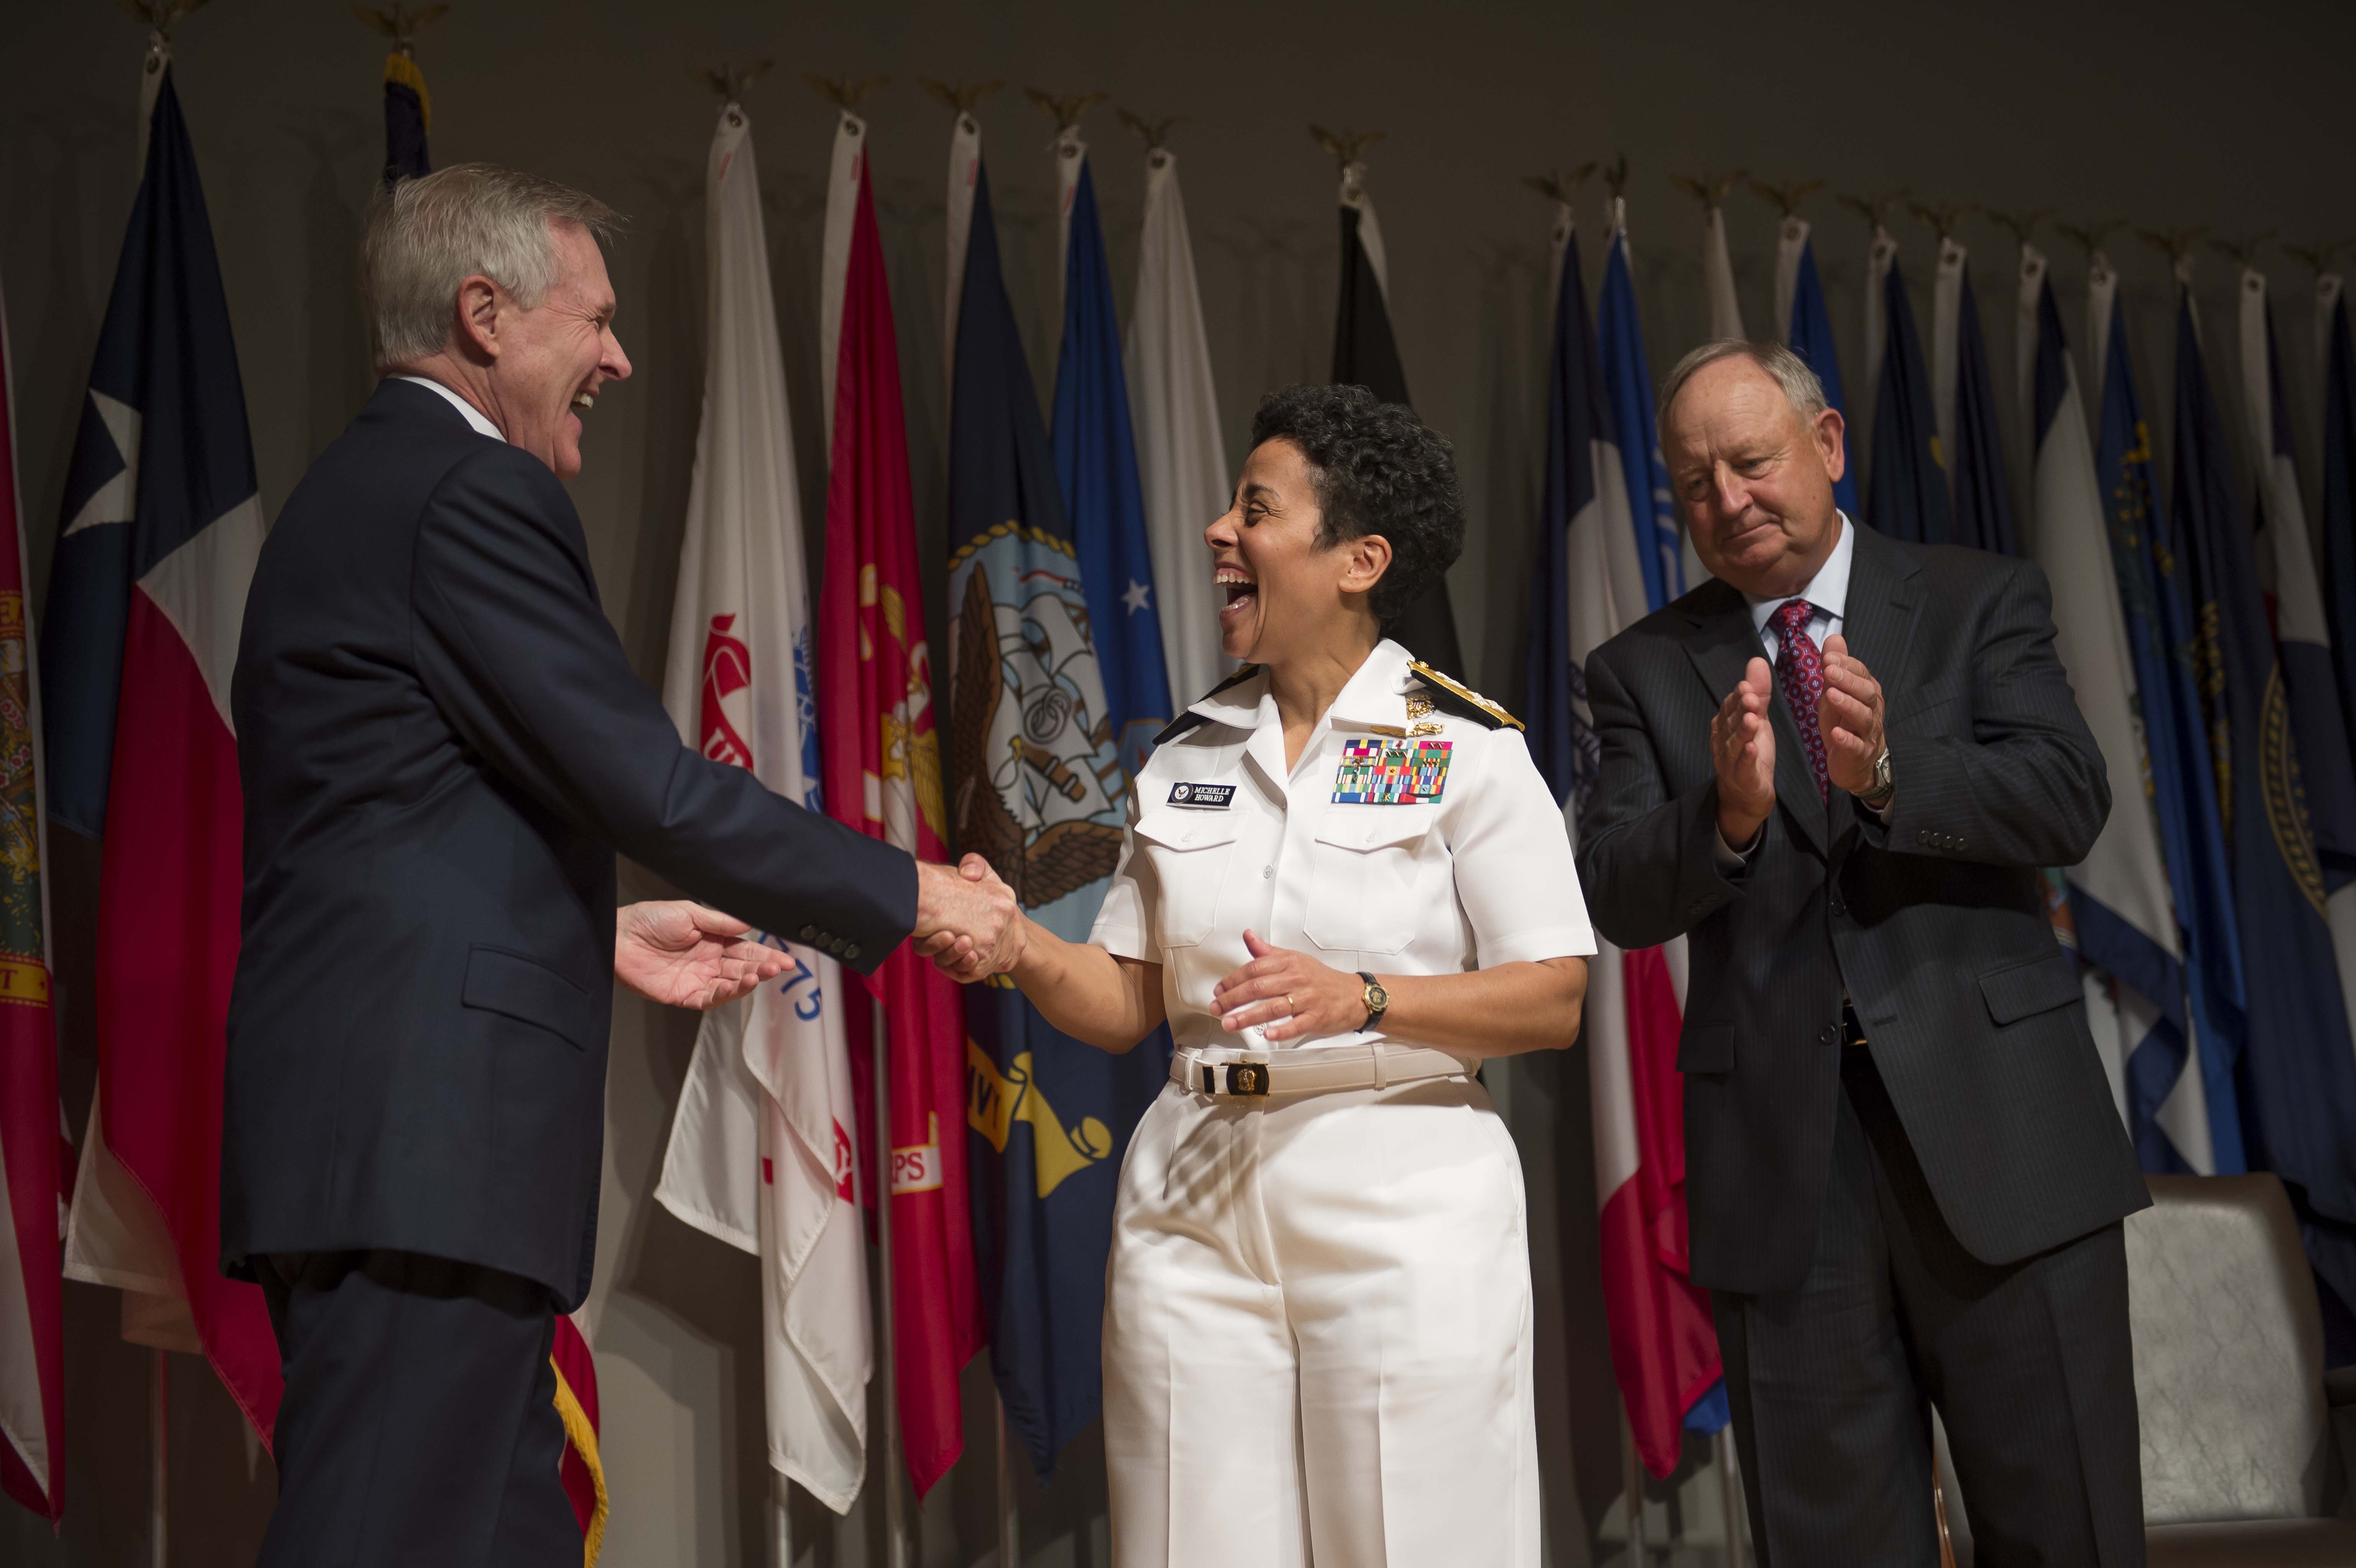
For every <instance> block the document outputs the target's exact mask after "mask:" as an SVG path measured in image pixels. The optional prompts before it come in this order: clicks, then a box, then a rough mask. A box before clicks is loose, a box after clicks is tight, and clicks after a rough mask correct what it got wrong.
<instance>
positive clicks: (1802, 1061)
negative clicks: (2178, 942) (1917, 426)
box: [1580, 525, 2147, 1292]
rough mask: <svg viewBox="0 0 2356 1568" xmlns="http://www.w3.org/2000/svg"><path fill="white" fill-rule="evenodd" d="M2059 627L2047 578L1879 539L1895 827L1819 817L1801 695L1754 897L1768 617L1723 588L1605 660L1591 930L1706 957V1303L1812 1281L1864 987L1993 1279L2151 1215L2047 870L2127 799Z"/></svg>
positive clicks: (1845, 805) (1909, 1129)
mask: <svg viewBox="0 0 2356 1568" xmlns="http://www.w3.org/2000/svg"><path fill="white" fill-rule="evenodd" d="M1845 526H1849V525H1845ZM2051 604H2052V600H2051V596H2050V594H2049V593H2048V591H2047V588H2046V584H2045V577H2044V574H2042V573H2041V572H2040V571H2039V570H2038V569H2037V567H2036V566H2034V565H2032V564H2029V563H2028V562H2024V561H2014V560H2009V559H2007V558H2006V557H2003V556H1998V555H1989V554H1984V553H1980V552H1978V551H1974V550H1960V549H1950V548H1945V547H1938V546H1920V545H1910V544H1901V543H1898V542H1894V541H1891V540H1889V539H1885V538H1884V537H1882V536H1881V535H1880V534H1878V533H1875V532H1871V531H1869V530H1864V529H1860V530H1858V539H1857V549H1856V554H1855V557H1854V560H1853V564H1852V566H1851V573H1850V580H1849V588H1848V599H1847V606H1846V612H1847V613H1846V618H1845V619H1844V622H1843V628H1844V633H1845V635H1846V636H1847V639H1848V646H1849V650H1850V652H1851V653H1853V654H1854V655H1856V657H1858V659H1860V660H1864V662H1865V665H1866V667H1867V668H1868V669H1869V670H1870V671H1872V672H1873V674H1874V676H1875V678H1876V679H1877V680H1879V682H1881V687H1882V693H1883V699H1884V703H1885V710H1884V711H1885V715H1886V716H1885V725H1886V729H1887V734H1888V738H1889V745H1890V764H1891V768H1892V770H1893V774H1894V777H1895V779H1896V781H1897V785H1898V794H1897V799H1896V801H1895V806H1894V811H1893V814H1892V817H1891V820H1890V822H1889V823H1888V824H1887V825H1884V824H1883V823H1882V822H1879V820H1877V819H1876V818H1875V817H1874V816H1873V815H1872V814H1871V813H1870V812H1867V811H1862V810H1860V809H1858V808H1856V807H1854V806H1853V805H1852V804H1851V801H1850V800H1849V797H1848V795H1847V792H1845V791H1844V790H1842V789H1839V788H1838V787H1837V786H1835V787H1834V789H1833V790H1832V799H1831V801H1830V804H1829V807H1827V805H1826V803H1825V802H1824V801H1823V800H1821V799H1820V798H1819V796H1818V795H1817V792H1816V784H1815V776H1814V775H1813V774H1812V773H1810V771H1809V770H1808V765H1807V761H1806V758H1805V757H1804V755H1803V753H1802V752H1801V749H1800V739H1799V732H1798V731H1797V729H1796V728H1795V727H1794V725H1793V723H1792V718H1791V714H1790V712H1789V710H1788V709H1787V708H1786V706H1785V705H1784V703H1783V700H1782V696H1781V693H1780V691H1779V692H1778V693H1777V696H1776V700H1775V701H1774V703H1772V710H1773V715H1774V725H1775V793H1776V800H1777V807H1776V810H1775V811H1774V812H1773V813H1772V815H1771V816H1770V817H1769V819H1768V822H1767V825H1766V828H1765V830H1764V832H1765V838H1764V840H1763V842H1762V843H1761V844H1760V846H1759V847H1758V849H1757V850H1755V851H1754V852H1753V853H1752V854H1751V859H1750V862H1749V864H1748V865H1746V866H1745V867H1744V868H1743V869H1742V870H1741V871H1740V872H1739V873H1737V874H1735V875H1727V874H1726V873H1725V872H1723V871H1721V870H1720V869H1719V862H1718V860H1717V857H1716V854H1715V853H1714V852H1715V848H1716V833H1717V822H1718V785H1717V775H1716V772H1715V770H1714V769H1713V768H1712V767H1711V765H1710V754H1709V721H1710V717H1711V715H1712V714H1714V713H1715V712H1716V711H1717V709H1718V705H1719V703H1721V702H1723V701H1725V699H1726V695H1727V693H1729V692H1730V691H1732V690H1733V688H1734V686H1735V684H1736V682H1739V681H1740V679H1741V678H1742V672H1743V670H1744V668H1745V666H1746V665H1747V664H1748V663H1749V661H1750V660H1751V659H1752V658H1753V657H1756V656H1758V655H1760V654H1761V653H1762V645H1761V642H1760V639H1759V635H1758V633H1757V632H1756V631H1755V630H1754V629H1753V628H1752V626H1751V615H1750V611H1749V609H1748V607H1746V606H1745V604H1744V602H1743V598H1742V596H1741V595H1740V593H1738V592H1737V591H1736V590H1735V589H1734V588H1732V587H1730V586H1729V585H1726V584H1724V583H1721V582H1715V581H1713V582H1710V583H1708V584H1706V585H1703V586H1702V587H1699V588H1697V589H1696V590H1695V591H1694V592H1692V593H1690V594H1687V596H1685V597H1684V598H1682V599H1679V600H1678V601H1677V602H1676V603H1675V604H1673V605H1671V606H1669V607H1667V608H1665V609H1663V610H1660V611H1658V612H1656V613H1655V614H1653V615H1650V616H1647V617H1645V618H1644V619H1643V620H1641V621H1639V622H1637V623H1636V624H1635V625H1634V626H1633V627H1631V628H1628V629H1627V630H1626V631H1624V632H1622V634H1621V635H1620V636H1618V637H1616V638H1613V639H1612V640H1611V641H1610V642H1607V643H1605V644H1604V645H1603V646H1602V647H1601V648H1600V649H1598V650H1596V651H1595V653H1594V655H1593V656H1592V657H1591V658H1590V660H1588V664H1587V688H1588V698H1589V701H1590V704H1591V705H1592V708H1593V712H1594V715H1595V727H1596V730H1597V732H1598V734H1599V736H1601V741H1602V747H1603V758H1602V775H1601V780H1600V782H1599V784H1598V787H1597V790H1596V794H1595V800H1594V804H1593V808H1592V815H1591V818H1590V823H1589V827H1588V831H1587V832H1586V834H1585V842H1584V843H1582V844H1581V845H1580V875H1581V876H1582V877H1583V878H1584V880H1585V883H1586V887H1587V897H1588V902H1589V907H1590V909H1591V910H1592V911H1593V914H1594V918H1595V924H1596V926H1597V928H1598V929H1600V930H1601V932H1602V933H1603V934H1604V935H1605V936H1606V937H1609V938H1610V939H1611V940H1613V941H1615V942H1617V943H1619V944H1621V945H1622V946H1623V947H1629V948H1640V947H1649V946H1651V945H1653V944H1655V943H1656V942H1664V941H1666V940H1669V939H1670V938H1672V937H1676V936H1679V935H1685V936H1687V937H1688V938H1689V939H1690V943H1689V951H1690V959H1691V968H1690V971H1689V977H1690V978H1689V985H1688V990H1687V1003H1686V1019H1685V1032H1684V1035H1683V1036H1682V1037H1681V1038H1680V1040H1679V1043H1678V1047H1677V1067H1678V1069H1679V1070H1680V1071H1681V1072H1682V1073H1683V1074H1684V1075H1685V1121H1686V1202H1687V1212H1688V1216H1689V1220H1690V1226H1691V1240H1692V1250H1693V1251H1692V1256H1693V1278H1694V1280H1695V1282H1696V1283H1700V1284H1704V1285H1708V1286H1711V1287H1714V1288H1717V1289H1720V1290H1731V1291H1744V1292H1754V1291H1774V1290H1785V1289H1791V1288H1795V1287H1797V1286H1798V1285H1799V1284H1800V1283H1801V1282H1802V1281H1803V1279H1804V1277H1805V1275H1806V1273H1807V1269H1808V1263H1809V1260H1810V1257H1811V1255H1812V1253H1813V1251H1814V1247H1815V1234H1816V1219H1817V1213H1818V1210H1819V1208H1820V1207H1821V1205H1822V1202H1823V1197H1824V1190H1825V1181H1826V1172H1827V1169H1828V1162H1829V1159H1830V1155H1831V1148H1832V1130H1833V1117H1834V1112H1835V1107H1836V1103H1837V1095H1838V1094H1839V1092H1840V1090H1839V1059H1840V1053H1841V1051H1842V1049H1843V1048H1844V1047H1843V1046H1842V1044H1841V1031H1840V1021H1841V1002H1842V996H1843V993H1844V990H1846V993H1847V995H1848V996H1849V997H1850V998H1851V999H1852V1002H1853V1004H1854V1006H1855V1008H1856V1011H1857V1015H1858V1020H1859V1021H1860V1023H1861V1024H1862V1026H1863V1027H1864V1030H1865V1033H1866V1035H1867V1037H1868V1040H1869V1049H1871V1051H1872V1052H1873V1058H1874V1063H1875V1065H1876V1066H1877V1067H1878V1068H1879V1069H1880V1072H1881V1076H1882V1078H1883V1079H1884V1080H1885V1081H1886V1082H1887V1084H1888V1085H1889V1089H1890V1099H1891V1100H1892V1101H1894V1102H1895V1104H1896V1106H1897V1108H1898V1112H1899V1115H1900V1118H1901V1120H1902V1121H1903V1122H1904V1123H1905V1127H1906V1135H1907V1137H1908V1139H1909V1140H1910V1142H1911V1143H1912V1145H1913V1148H1914V1152H1915V1154H1916V1155H1917V1156H1918V1157H1919V1159H1920V1160H1921V1162H1922V1170H1923V1174H1924V1175H1925V1176H1927V1177H1928V1178H1929V1181H1930V1186H1931V1190H1932V1193H1933V1196H1934V1197H1936V1198H1937V1200H1938V1204H1939V1208H1940V1211H1941V1213H1942V1214H1943V1215H1944V1218H1945V1219H1946V1221H1947V1223H1948V1225H1949V1227H1950V1228H1951V1229H1952V1230H1954V1233H1955V1236H1956V1238H1957V1239H1958V1240H1961V1241H1962V1242H1963V1244H1964V1245H1965V1247H1967V1248H1968V1249H1970V1251H1972V1252H1973V1254H1974V1255H1975V1256H1976V1257H1978V1258H1980V1259H1981V1260H1982V1261H1983V1262H1990V1263H2001V1262H2011V1261H2013V1260H2016V1259H2019V1258H2022V1257H2026V1256H2028V1255H2029V1253H2031V1252H2036V1251H2042V1250H2043V1249H2045V1248H2048V1247H2051V1246H2054V1245H2057V1244H2058V1243H2060V1242H2061V1241H2064V1240H2069V1239H2071V1238H2072V1237H2074V1236H2079V1235H2083V1234H2084V1233H2085V1232H2087V1231H2089V1230H2094V1229H2095V1228H2096V1227H2098V1226H2100V1225H2103V1224H2104V1223H2106V1222H2108V1221H2110V1220H2114V1219H2118V1218H2119V1217H2120V1216H2121V1215H2124V1214H2126V1213H2128V1212H2130V1211H2131V1210H2133V1209H2136V1208H2141V1207H2143V1206H2144V1204H2145V1203H2146V1202H2147V1197H2146V1196H2145V1192H2144V1186H2143V1182H2142V1179H2141V1177H2140V1176H2138V1174H2137V1172H2136V1162H2135V1157H2134V1154H2133V1151H2132V1149H2131V1147H2130V1145H2129V1144H2128V1141H2127V1136H2126V1130H2125V1129H2124V1128H2123V1127H2122V1126H2121V1125H2120V1122H2119V1117H2118V1113H2117V1112H2116V1111H2115V1109H2114V1107H2113V1102H2112V1100H2111V1094H2110V1089H2109V1085H2108V1083H2107V1081H2106V1080H2105V1079H2104V1074H2103V1069H2102V1064H2101V1061H2100V1059H2099V1058H2097V1057H2096V1055H2095V1053H2094V1041H2093V1039H2092V1037H2091V1036H2089V1035H2088V1033H2087V1030H2086V1020H2085V1004H2084V1002H2083V997H2082V995H2081V993H2080V990H2079V983H2078V975H2077V970H2076V967H2075V964H2074V962H2073V961H2072V959H2071V958H2070V957H2069V955H2067V954H2066V953H2064V952H2062V950H2061V948H2060V946H2059V945H2058V944H2057V943H2056V942H2055V941H2054V940H2053V935H2052V932H2051V929H2050V928H2049V927H2048V925H2047V922H2046V918H2045V913H2044V909H2043V903H2042V886H2041V882H2042V879H2041V877H2040V869H2039V868H2040V867H2042V866H2048V865H2075V864H2076V863H2077V862H2078V861H2079V860H2081V859H2083V857H2084V856H2085V854H2086V852H2087V851H2088V850H2089V849H2090V848H2092V847H2093V845H2094V838H2095V835H2096V834H2097V833H2098V832H2101V831H2102V826H2103V822H2104V819H2105V817H2106V816H2107V815H2108V813H2109V811H2110V805H2111V800H2110V789H2109V785H2108V783H2107V782H2106V779H2105V776H2104V767H2103V759H2102V755H2101V753H2100V752H2099V751H2098V750H2097V749H2096V747H2095V745H2094V737H2093V736H2090V735H2088V734H2087V732H2086V726H2085V723H2084V721H2083V719H2081V718H2080V717H2079V714H2078V706H2077V703H2076V700H2075V699H2074V698H2073V697H2072V694H2071V691H2070V684H2069V681H2068V679H2067V677H2066V676H2065V675H2064V674H2063V672H2062V669H2061V661H2060V660H2058V659H2056V658H2055V656H2054V652H2053V622H2052V614H2051Z"/></svg>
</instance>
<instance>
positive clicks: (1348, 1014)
mask: <svg viewBox="0 0 2356 1568" xmlns="http://www.w3.org/2000/svg"><path fill="white" fill-rule="evenodd" d="M1244 947H1245V948H1246V949H1247V950H1248V951H1249V952H1250V953H1251V955H1252V956H1251V961H1250V962H1249V963H1247V964H1245V965H1244V966H1243V967H1241V968H1240V969H1237V970H1236V971H1235V972H1233V973H1231V974H1229V975H1228V976H1227V977H1226V979H1225V980H1222V981H1221V982H1219V983H1218V986H1217V988H1216V989H1215V990H1214V991H1213V992H1212V993H1211V1005H1212V1006H1213V1007H1214V1008H1215V1009H1216V1010H1217V1012H1218V1014H1219V1027H1221V1028H1223V1029H1226V1030H1227V1031H1228V1032H1229V1033H1231V1034H1232V1033H1234V1032H1235V1031H1237V1030H1239V1029H1242V1028H1245V1027H1247V1026H1250V1025H1254V1024H1259V1025H1265V1026H1266V1027H1265V1028H1264V1029H1262V1031H1261V1033H1262V1034H1263V1035H1264V1036H1266V1037H1267V1038H1268V1040H1269V1043H1270V1044H1274V1043H1275V1042H1276V1041H1279V1040H1292V1039H1301V1038H1303V1037H1306V1036H1317V1035H1340V1034H1346V1033H1348V1032H1349V1031H1351V1030H1353V1029H1355V1028H1357V1027H1358V1026H1360V1025H1362V1024H1364V1023H1365V1021H1366V1001H1365V992H1366V986H1365V981H1362V980H1360V979H1359V978H1358V977H1357V976H1356V975H1355V974H1351V973H1345V972H1343V971H1341V970H1338V969H1329V968H1327V967H1326V966H1325V965H1324V964H1322V963H1319V962H1318V961H1316V960H1315V959H1313V958H1311V957H1310V956H1309V955H1308V954H1307V953H1300V952H1293V951H1291V950H1289V949H1286V948H1280V947H1277V946H1275V945H1274V944H1272V943H1269V942H1264V941H1262V940H1260V939H1259V938H1258V936H1257V935H1255V934H1254V933H1252V932H1250V931H1246V932H1245V933H1244ZM1278 1019H1282V1020H1283V1022H1281V1023H1279V1022H1277V1021H1276V1020H1278Z"/></svg>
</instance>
